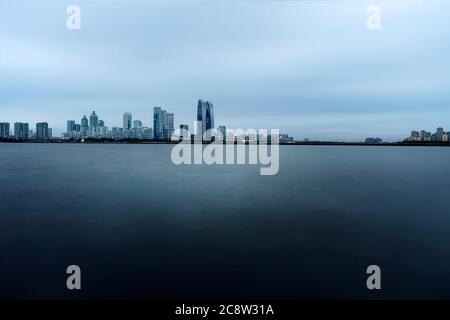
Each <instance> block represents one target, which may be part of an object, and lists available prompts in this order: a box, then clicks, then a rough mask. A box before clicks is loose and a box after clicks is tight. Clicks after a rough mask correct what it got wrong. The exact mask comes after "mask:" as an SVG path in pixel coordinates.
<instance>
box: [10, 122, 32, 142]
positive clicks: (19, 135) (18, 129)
mask: <svg viewBox="0 0 450 320" xmlns="http://www.w3.org/2000/svg"><path fill="white" fill-rule="evenodd" d="M28 133H29V127H28V123H22V122H16V123H14V137H15V138H16V139H17V140H24V141H25V140H28Z"/></svg>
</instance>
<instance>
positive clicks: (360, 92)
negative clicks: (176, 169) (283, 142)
mask: <svg viewBox="0 0 450 320" xmlns="http://www.w3.org/2000/svg"><path fill="white" fill-rule="evenodd" d="M72 4H75V5H78V6H79V7H80V9H81V29H80V30H69V29H68V28H67V27H66V21H67V18H68V17H69V15H68V14H67V12H66V9H67V7H68V6H69V5H72ZM371 4H376V5H378V6H379V7H380V8H381V29H379V30H371V29H369V28H368V27H367V24H366V21H367V19H368V17H369V14H368V13H367V12H366V10H367V7H368V6H369V5H371ZM199 98H202V99H208V100H211V101H212V102H213V103H214V108H215V110H214V112H215V124H216V126H219V125H225V126H227V128H244V129H245V128H256V129H259V128H267V129H271V128H273V129H280V130H281V131H282V132H285V133H288V134H290V135H291V136H294V138H296V139H297V140H303V139H305V138H309V139H312V140H333V141H334V140H342V141H360V140H363V139H365V138H366V137H381V138H383V139H384V140H386V141H395V140H401V139H403V138H406V137H407V136H408V135H409V133H410V131H411V130H413V129H416V130H417V129H426V130H429V131H435V129H436V128H437V127H438V126H442V127H444V129H446V130H447V131H450V1H448V0H441V1H433V0H431V1H430V0H424V1H419V0H388V1H378V0H372V1H358V0H348V1H267V0H266V1H256V0H253V1H252V0H247V1H235V0H228V1H227V0H210V1H194V0H183V1H181V0H178V1H177V0H171V1H170V0H169V1H167V0H166V1H151V0H149V1H144V0H139V1H138V0H109V1H107V0H71V1H60V0H2V1H0V121H6V122H11V123H13V122H20V121H21V122H29V123H30V126H31V127H34V124H35V123H36V122H41V121H47V122H49V126H50V127H52V128H53V132H54V135H60V134H62V132H63V131H65V128H66V121H67V120H76V121H77V123H79V122H80V119H81V118H82V117H83V115H86V116H89V115H90V113H91V112H92V111H93V110H95V111H96V113H97V114H98V115H99V118H100V119H103V120H104V121H105V125H106V126H109V127H110V128H111V127H113V126H121V125H122V114H123V113H124V112H131V113H132V114H133V120H136V119H139V120H141V121H143V124H144V125H145V126H150V127H151V126H153V120H152V117H153V107H155V106H161V107H163V108H165V109H166V110H168V111H170V112H174V113H175V125H176V126H178V125H179V124H181V123H186V124H189V125H190V126H191V127H192V125H193V122H194V120H195V115H196V105H197V100H198V99H199Z"/></svg>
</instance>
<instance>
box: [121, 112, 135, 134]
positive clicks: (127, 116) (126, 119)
mask: <svg viewBox="0 0 450 320" xmlns="http://www.w3.org/2000/svg"><path fill="white" fill-rule="evenodd" d="M132 119H133V116H132V115H131V113H130V112H125V113H124V114H123V130H130V129H131V123H132Z"/></svg>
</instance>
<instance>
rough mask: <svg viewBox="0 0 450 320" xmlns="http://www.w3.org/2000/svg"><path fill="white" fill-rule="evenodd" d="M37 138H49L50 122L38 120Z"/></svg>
mask: <svg viewBox="0 0 450 320" xmlns="http://www.w3.org/2000/svg"><path fill="white" fill-rule="evenodd" d="M36 139H37V140H47V139H48V123H47V122H38V123H36Z"/></svg>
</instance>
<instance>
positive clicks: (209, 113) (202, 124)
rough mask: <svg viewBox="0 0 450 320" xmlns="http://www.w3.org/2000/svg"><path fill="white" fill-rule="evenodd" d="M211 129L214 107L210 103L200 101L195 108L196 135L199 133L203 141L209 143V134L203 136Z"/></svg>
mask: <svg viewBox="0 0 450 320" xmlns="http://www.w3.org/2000/svg"><path fill="white" fill-rule="evenodd" d="M212 129H214V106H213V104H212V102H211V101H205V100H201V99H200V100H198V107H197V134H200V133H201V134H202V137H203V140H206V141H211V140H212V136H211V133H209V134H207V135H205V132H207V131H208V130H212ZM210 132H211V131H210Z"/></svg>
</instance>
